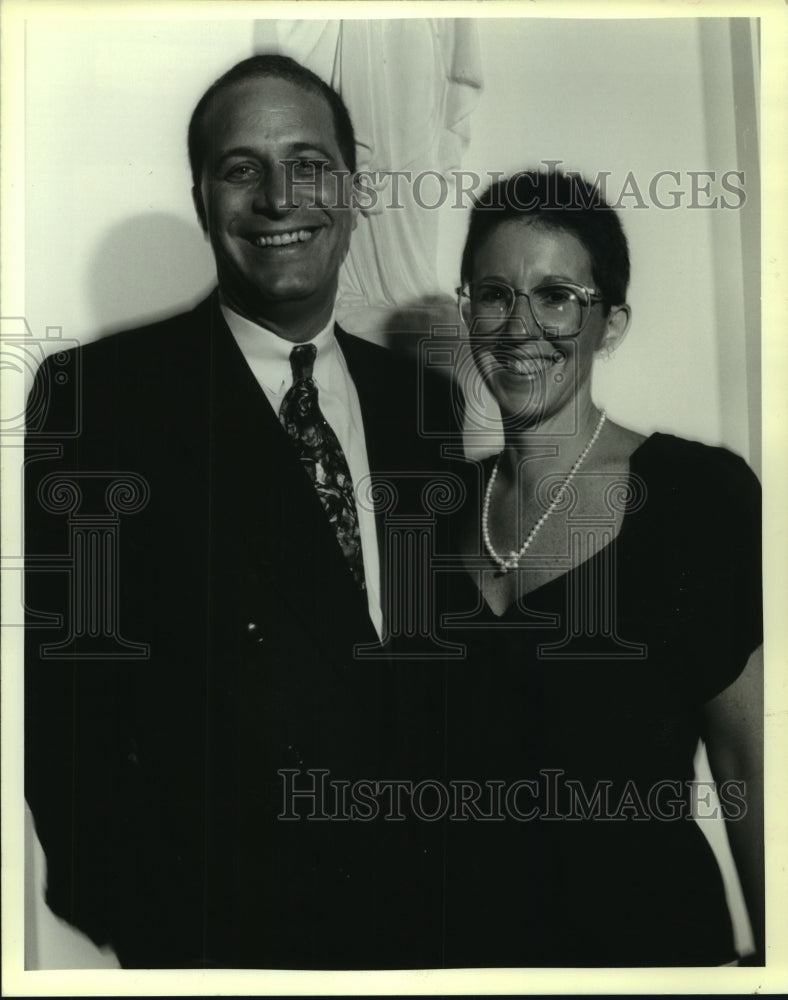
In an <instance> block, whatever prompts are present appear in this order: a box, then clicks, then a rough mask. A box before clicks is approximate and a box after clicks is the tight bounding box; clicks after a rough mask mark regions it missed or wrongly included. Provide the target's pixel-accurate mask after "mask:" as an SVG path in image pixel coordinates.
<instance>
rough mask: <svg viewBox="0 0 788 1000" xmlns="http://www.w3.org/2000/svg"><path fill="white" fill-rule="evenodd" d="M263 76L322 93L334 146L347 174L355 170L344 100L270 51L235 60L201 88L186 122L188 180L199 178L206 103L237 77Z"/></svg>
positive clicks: (353, 144)
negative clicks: (329, 113)
mask: <svg viewBox="0 0 788 1000" xmlns="http://www.w3.org/2000/svg"><path fill="white" fill-rule="evenodd" d="M265 77H276V78H277V79H279V80H288V81H289V82H290V83H294V84H295V85H296V86H297V87H302V88H303V89H304V90H307V91H311V92H312V93H316V94H320V95H322V96H323V97H324V98H325V99H326V101H327V102H328V106H329V107H330V108H331V114H332V115H333V118H334V132H335V133H336V138H337V145H338V146H339V150H340V152H341V153H342V159H343V160H344V161H345V166H346V167H347V168H348V170H349V171H350V172H351V173H355V171H356V137H355V134H354V132H353V123H352V122H351V120H350V114H349V113H348V109H347V108H346V107H345V102H344V101H343V100H342V98H341V97H340V96H339V94H338V93H337V92H336V91H335V90H334V89H333V87H329V85H328V84H327V83H325V82H324V81H323V80H321V79H320V77H319V76H318V75H317V74H316V73H313V72H312V70H311V69H307V68H306V66H302V65H301V64H300V63H297V62H296V61H295V59H291V58H290V57H289V56H280V55H276V54H273V53H266V54H262V55H256V56H251V57H250V58H249V59H244V60H243V61H242V62H239V63H236V64H235V66H233V67H232V69H229V70H228V71H227V72H226V73H225V74H224V75H223V76H220V77H219V79H218V80H216V81H214V82H213V83H212V84H211V86H210V87H209V88H208V89H207V90H206V91H205V93H204V94H203V95H202V97H201V98H200V100H199V101H198V102H197V107H196V108H195V109H194V111H193V112H192V117H191V120H190V122H189V134H188V147H189V164H190V166H191V171H192V182H193V183H194V185H195V187H198V186H199V184H200V180H201V177H202V168H203V161H204V159H205V144H204V136H203V133H202V121H203V118H204V117H205V112H206V111H207V108H208V105H209V104H210V102H211V101H212V100H213V98H214V97H216V95H217V94H218V93H219V92H220V91H222V90H225V89H226V88H227V87H229V86H231V85H232V84H234V83H238V82H239V81H240V80H252V79H260V78H265Z"/></svg>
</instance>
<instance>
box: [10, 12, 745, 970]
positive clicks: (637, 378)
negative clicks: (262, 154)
mask: <svg viewBox="0 0 788 1000" xmlns="http://www.w3.org/2000/svg"><path fill="white" fill-rule="evenodd" d="M479 30H480V41H481V46H482V56H483V60H484V72H485V89H484V92H483V94H482V96H481V100H480V103H479V105H478V108H477V110H476V112H475V115H474V119H473V126H472V139H471V143H470V146H469V148H468V150H467V152H466V155H465V158H464V162H463V164H462V166H463V169H467V170H476V171H478V172H479V173H484V172H486V171H490V170H503V171H510V170H514V169H519V168H523V167H526V166H532V165H538V163H539V161H540V160H544V159H554V160H561V161H563V163H564V165H565V167H566V168H568V169H577V170H580V171H583V172H586V173H589V174H591V175H592V176H593V175H595V174H597V173H598V172H599V171H602V170H608V171H611V177H610V180H609V182H608V185H609V186H608V190H609V192H613V193H616V194H617V193H618V191H619V190H620V189H621V186H622V184H623V182H624V179H625V178H626V175H627V172H628V171H632V172H633V175H634V177H635V179H636V180H637V182H638V185H639V187H640V188H641V190H642V191H643V193H644V197H645V198H646V200H647V201H648V204H649V207H647V208H640V209H636V208H633V207H631V206H632V204H633V199H631V198H630V199H627V200H625V205H626V206H628V207H625V208H624V210H623V213H622V214H623V221H624V225H625V228H626V230H627V232H628V235H629V238H630V244H631V253H632V259H633V281H632V286H631V295H630V301H631V303H632V305H633V310H634V321H633V326H632V329H631V332H630V334H629V337H628V339H627V341H626V342H625V343H624V345H623V346H622V347H621V349H620V350H619V351H618V352H617V354H616V355H615V357H614V358H613V360H612V361H611V362H610V363H609V364H607V365H604V366H600V370H599V372H598V374H597V377H596V396H597V399H598V400H599V401H600V402H602V403H604V404H605V405H606V407H607V409H608V410H609V412H610V414H611V416H612V417H613V418H614V419H617V420H619V421H621V422H622V423H625V424H628V425H630V426H632V427H634V428H636V429H638V430H641V431H643V432H649V431H651V430H654V429H657V428H659V429H661V430H667V431H672V432H675V433H678V434H681V435H683V436H686V437H694V438H698V439H701V440H704V441H708V442H710V443H724V444H726V445H728V446H729V447H731V448H733V449H734V450H736V451H737V452H739V453H741V454H743V455H744V456H745V457H747V458H749V459H750V461H751V463H752V464H754V465H755V466H756V467H757V465H758V454H757V453H756V452H755V451H753V450H752V448H751V435H750V423H751V421H750V416H751V415H754V414H755V413H756V411H757V408H758V405H759V397H758V373H757V370H756V369H754V368H753V361H752V359H753V356H755V357H756V358H757V352H756V354H755V355H753V345H752V338H751V341H750V344H749V346H748V342H747V341H746V339H745V331H747V330H748V329H749V330H750V332H751V333H752V328H753V326H754V327H755V330H756V332H757V320H756V321H755V322H754V321H753V316H752V315H751V314H747V315H745V307H744V303H745V294H746V291H747V290H746V289H745V287H744V285H743V278H742V275H743V273H744V274H745V276H746V277H747V278H748V280H749V282H750V298H749V300H748V301H752V300H754V301H756V302H757V292H756V293H754V295H753V293H752V288H753V287H755V288H757V283H758V277H759V272H758V267H759V265H758V262H757V261H752V260H748V269H749V270H748V271H745V270H744V269H743V267H742V250H741V247H742V242H741V229H742V221H743V218H744V213H743V212H737V211H727V212H726V211H719V210H717V211H714V210H711V209H690V208H688V207H687V204H688V201H689V199H690V191H691V182H690V179H689V176H688V174H687V172H688V171H691V170H696V171H697V170H700V171H703V170H715V171H717V173H718V175H719V174H721V173H724V172H725V171H729V170H736V169H741V164H740V160H739V156H740V154H741V141H740V140H741V136H740V134H738V133H737V130H736V121H735V118H734V110H733V109H734V96H733V80H734V70H735V69H736V65H735V63H734V61H733V60H732V56H731V35H730V25H729V23H728V22H727V21H724V20H719V21H709V20H706V21H704V22H703V23H701V22H699V21H696V20H647V21H592V20H550V21H548V20H531V19H528V20H518V21H512V20H498V21H496V20H483V21H480V22H479ZM252 38H253V23H252V22H250V21H237V20H236V21H210V22H209V21H178V22H166V21H161V22H158V21H156V22H154V21H150V20H148V21H122V22H120V21H112V22H110V21H105V22H100V21H93V22H86V21H80V22H74V21H62V22H57V21H55V20H52V19H50V20H47V21H40V20H39V21H36V22H31V23H30V24H29V25H28V29H27V40H26V53H25V56H26V94H25V101H26V139H25V156H26V178H27V183H26V243H25V262H26V288H25V310H26V318H27V321H28V323H29V324H30V327H31V329H32V331H33V333H34V334H37V335H43V333H44V330H45V328H46V327H47V326H60V327H62V328H63V336H64V337H67V338H76V339H79V340H81V341H83V342H84V341H86V340H89V339H92V338H94V337H95V336H98V335H100V334H103V333H105V332H108V331H111V330H115V329H119V328H121V327H123V326H126V325H129V324H133V323H136V322H138V321H141V320H147V319H151V318H155V317H158V316H161V315H163V314H166V313H168V312H171V311H176V310H178V309H180V308H181V307H183V306H188V305H191V304H192V303H194V302H196V301H197V300H198V299H199V298H200V297H202V295H203V294H204V293H205V292H207V291H208V290H209V289H210V288H211V287H212V284H213V267H212V259H211V256H210V253H209V250H208V248H207V246H206V244H205V242H204V240H203V237H202V233H201V231H200V229H199V227H198V225H197V221H196V219H195V217H194V213H193V209H192V205H191V198H190V193H189V189H190V176H189V170H188V163H187V157H186V150H185V135H186V126H187V122H188V118H189V115H190V113H191V110H192V107H193V105H194V103H195V101H196V99H197V97H198V96H199V95H200V93H201V92H202V91H203V90H204V89H205V87H206V86H207V85H208V84H209V83H210V82H211V81H212V80H213V79H214V78H215V77H216V76H217V75H219V74H220V73H221V72H223V71H224V70H225V69H226V68H229V66H231V65H232V64H233V63H234V62H236V61H237V60H239V59H241V58H244V57H246V56H247V55H249V54H251V51H252ZM739 68H740V67H739ZM754 127H755V126H754V123H752V128H754ZM740 131H741V129H740V130H739V133H740ZM737 140H738V141H737ZM749 163H750V161H748V165H749ZM659 170H675V171H678V172H679V173H680V174H681V180H680V183H679V184H677V185H676V188H677V189H681V190H683V191H684V198H683V204H682V206H681V207H680V208H677V209H676V210H673V211H666V210H662V209H659V208H658V207H655V206H654V205H653V204H652V203H651V202H650V200H649V198H648V194H647V191H648V185H649V181H650V179H651V178H652V177H653V175H654V174H655V173H656V172H657V171H659ZM745 187H746V188H747V190H748V191H749V190H750V180H749V178H748V180H747V182H746V183H745ZM670 189H671V185H670V184H669V183H663V186H662V188H661V190H662V191H663V192H667V191H668V190H670ZM711 192H712V195H713V194H720V193H721V192H720V188H719V184H718V183H717V184H715V183H712V184H711ZM704 200H705V199H704ZM753 207H754V206H753V201H752V200H751V201H750V202H749V203H748V206H747V210H748V211H752V209H753ZM361 224H363V222H362V223H361ZM466 225H467V212H466V211H464V210H457V209H452V208H451V206H450V205H446V206H445V207H444V208H443V209H442V214H441V233H440V260H439V275H440V284H441V290H443V291H447V292H450V291H451V290H452V289H453V287H454V286H455V285H456V284H458V272H459V256H460V252H461V249H462V243H463V240H464V234H465V228H466ZM436 291H438V289H436ZM748 365H749V368H748ZM748 371H749V378H748V377H747V374H748ZM32 856H33V852H32V851H30V852H29V857H32ZM37 857H38V856H37ZM37 864H38V868H37V869H36V870H35V871H33V870H32V869H31V878H30V883H31V885H32V884H34V883H36V882H38V883H40V882H41V879H42V877H43V875H42V872H41V870H40V857H38V861H37ZM33 894H34V895H37V896H38V898H39V899H40V890H39V892H38V893H37V894H36V893H33ZM28 930H29V932H30V933H29V934H28V939H29V942H28V943H29V945H30V947H31V949H32V950H31V951H30V952H29V955H28V960H29V962H30V963H31V965H32V966H33V967H35V966H36V965H37V966H39V967H42V966H43V967H47V966H48V967H50V968H51V967H58V966H60V967H63V966H64V965H66V964H68V962H72V963H73V964H74V965H77V966H78V965H84V964H96V965H100V964H102V963H106V961H107V959H106V957H105V956H102V957H99V956H97V955H96V954H94V953H93V952H91V951H90V949H88V950H87V951H85V950H84V949H83V947H82V945H81V944H73V943H72V941H75V940H76V938H73V939H72V938H70V937H68V936H66V937H65V938H64V937H63V934H62V928H60V927H59V926H58V925H57V924H56V922H55V921H54V918H52V917H51V915H50V914H48V912H47V911H46V909H45V908H44V907H43V906H41V905H38V906H37V907H36V908H34V909H33V910H31V911H30V914H29V923H28ZM742 933H746V932H742ZM63 942H65V943H63ZM64 948H65V952H64V951H63V949H64ZM64 954H68V955H69V956H70V957H69V958H66V959H64V957H63V956H64ZM80 956H81V957H80Z"/></svg>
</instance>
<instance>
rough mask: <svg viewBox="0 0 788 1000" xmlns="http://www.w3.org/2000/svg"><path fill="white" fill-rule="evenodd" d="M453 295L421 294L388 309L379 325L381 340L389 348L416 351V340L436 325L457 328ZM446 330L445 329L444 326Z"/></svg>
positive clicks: (422, 337) (433, 329) (421, 338)
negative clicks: (383, 321)
mask: <svg viewBox="0 0 788 1000" xmlns="http://www.w3.org/2000/svg"><path fill="white" fill-rule="evenodd" d="M459 325H460V320H459V316H458V315H457V306H456V305H455V302H454V299H452V298H451V297H450V296H448V295H440V294H437V295H423V296H422V297H421V298H418V299H414V300H413V301H412V302H409V303H408V304H407V305H404V306H400V307H398V308H397V309H393V310H391V311H390V313H389V315H388V316H387V317H386V321H385V323H384V325H383V328H382V337H381V342H382V344H383V346H384V347H388V348H389V349H390V350H392V351H398V352H400V353H405V354H413V355H415V354H417V353H418V350H419V341H420V340H423V339H424V338H425V337H429V336H430V334H431V333H433V332H437V333H438V335H440V331H436V328H451V327H454V328H459ZM447 332H448V330H447Z"/></svg>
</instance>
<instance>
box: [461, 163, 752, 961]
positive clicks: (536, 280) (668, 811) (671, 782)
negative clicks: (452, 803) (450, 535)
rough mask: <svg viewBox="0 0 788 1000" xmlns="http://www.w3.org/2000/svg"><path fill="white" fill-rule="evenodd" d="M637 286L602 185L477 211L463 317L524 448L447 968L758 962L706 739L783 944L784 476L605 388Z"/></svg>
mask: <svg viewBox="0 0 788 1000" xmlns="http://www.w3.org/2000/svg"><path fill="white" fill-rule="evenodd" d="M490 205H492V206H496V207H495V208H492V209H490V208H484V207H483V206H490ZM628 280H629V255H628V248H627V242H626V238H625V236H624V233H623V230H622V228H621V224H620V222H619V220H618V218H617V216H616V214H615V212H613V210H612V209H610V208H609V206H607V205H606V204H605V203H604V201H603V199H602V198H601V197H600V195H599V192H598V191H596V190H595V189H593V188H592V187H590V186H589V185H588V184H586V183H585V182H583V181H581V180H580V179H579V178H577V177H574V176H573V177H565V176H563V175H561V174H560V173H549V174H547V173H538V172H533V173H530V172H527V173H523V174H518V175H516V176H515V177H513V178H511V179H509V180H508V181H501V182H500V183H498V184H496V185H494V187H493V188H492V189H491V190H490V191H488V192H487V193H486V194H485V195H484V197H483V198H482V199H481V200H480V202H479V204H477V206H476V207H475V208H474V210H473V213H472V217H471V223H470V229H469V234H468V239H467V243H466V246H465V251H464V254H463V259H462V281H463V285H462V287H461V289H459V296H460V309H461V314H462V317H463V319H464V320H465V322H466V323H467V326H468V329H469V336H470V343H471V349H472V353H473V357H474V360H475V363H476V367H477V369H478V372H479V373H480V375H481V377H482V378H483V380H484V382H485V383H486V385H487V386H488V388H489V389H490V391H491V392H492V394H493V396H494V397H495V399H496V401H497V403H498V405H499V407H500V410H501V415H502V419H503V427H504V434H505V443H504V448H503V451H502V452H501V453H500V454H499V455H497V456H493V457H492V458H491V459H489V460H487V461H485V462H483V463H481V466H480V468H479V470H478V471H479V476H478V489H477V490H476V491H473V490H472V491H471V494H472V495H473V494H474V493H475V495H476V496H477V497H478V502H476V503H471V504H469V505H468V506H467V508H466V510H465V516H464V521H463V527H462V537H461V542H460V545H461V550H462V556H463V562H464V566H465V569H466V570H467V573H464V574H453V575H452V576H451V582H450V588H451V596H450V601H451V608H452V612H453V613H452V615H451V617H450V618H449V619H448V624H449V626H450V629H449V631H450V633H451V634H450V638H451V639H452V640H454V641H456V640H457V639H458V638H462V640H463V641H464V642H465V644H466V647H467V658H466V660H465V663H464V664H463V665H462V666H460V667H449V668H448V669H447V672H446V678H447V680H446V689H445V713H446V714H445V719H446V727H447V728H446V733H447V735H446V748H447V752H446V760H447V770H448V776H449V778H451V779H453V780H454V781H455V782H458V781H464V782H468V779H470V782H471V784H470V785H469V787H474V783H475V785H476V786H478V788H479V789H480V794H479V797H478V799H477V801H476V806H475V808H476V813H475V814H474V815H473V816H471V817H467V816H466V817H465V818H471V819H475V820H476V822H466V823H463V822H458V823H450V824H447V830H448V833H447V842H446V843H447V847H446V879H445V885H446V894H447V895H446V899H445V913H446V938H445V940H446V941H447V942H449V947H448V950H447V955H446V960H447V961H446V964H457V962H458V961H459V962H460V964H466V965H509V966H512V965H545V966H549V965H557V966H594V965H596V966H628V965H637V966H643V965H662V966H665V965H716V964H725V963H728V962H731V961H734V960H735V959H736V955H735V952H734V948H733V940H732V934H731V927H730V920H729V917H728V911H727V906H726V902H725V895H724V891H723V886H722V881H721V877H720V873H719V870H718V868H717V865H716V861H715V859H714V857H713V855H712V853H711V850H710V848H709V846H708V844H707V842H706V840H705V837H704V836H703V834H702V832H701V831H700V829H699V828H698V826H697V824H696V823H695V822H694V821H693V820H692V818H691V810H692V806H693V804H694V805H695V806H696V807H698V808H699V810H700V812H703V810H704V805H705V804H706V803H707V801H708V789H706V788H705V787H703V786H698V785H697V784H695V783H694V782H693V777H694V770H693V756H694V754H695V751H696V748H697V745H698V741H699V739H701V738H702V739H703V740H704V741H705V743H706V746H707V751H708V756H709V760H710V763H711V767H712V770H713V774H714V777H715V779H716V781H717V784H718V788H719V794H720V800H721V805H722V807H723V810H724V813H725V817H726V820H727V824H726V825H727V830H728V836H729V840H730V843H731V848H732V851H733V855H734V858H735V861H736V864H737V867H738V871H739V875H740V878H741V881H742V885H743V889H744V893H745V897H746V901H747V904H748V909H749V913H750V918H751V922H752V925H753V930H754V935H755V940H756V945H757V949H758V955H759V956H760V955H762V950H763V870H762V847H761V846H759V845H760V844H761V840H762V806H761V795H762V764H761V728H760V727H761V718H762V708H761V691H762V681H761V675H760V672H759V669H760V665H759V655H758V653H759V650H758V647H759V645H760V642H761V631H760V629H761V611H760V588H761V578H760V562H759V553H760V541H759V527H758V525H759V517H760V502H759V494H758V484H757V481H756V480H755V477H754V476H753V474H752V473H751V472H750V471H749V469H748V468H747V467H746V465H745V464H744V462H743V461H742V460H741V459H739V458H737V457H735V456H734V455H733V454H731V453H730V452H728V451H726V450H724V449H721V448H710V447H707V446H704V445H701V444H697V443H694V442H691V441H686V440H682V439H680V438H677V437H673V436H671V435H667V434H652V435H651V436H650V437H648V438H645V437H643V436H642V435H641V434H638V433H636V432H634V431H632V430H629V429H627V428H625V427H622V426H619V425H618V424H616V423H615V422H614V421H612V420H611V419H609V418H608V417H607V416H606V414H605V412H604V410H603V409H601V408H600V407H599V406H598V405H597V404H596V403H595V401H594V399H593V397H592V392H591V373H592V368H593V364H594V360H595V358H597V357H598V356H599V355H600V354H605V353H606V352H608V351H611V350H614V349H615V348H616V347H617V345H618V344H619V343H620V342H621V340H622V338H623V337H624V335H625V334H626V332H627V328H628V326H629V321H630V310H629V307H628V306H627V305H626V291H627V284H628ZM455 787H456V785H455ZM469 794H470V793H469ZM706 812H708V806H707V805H706ZM483 820H488V822H484V821H483Z"/></svg>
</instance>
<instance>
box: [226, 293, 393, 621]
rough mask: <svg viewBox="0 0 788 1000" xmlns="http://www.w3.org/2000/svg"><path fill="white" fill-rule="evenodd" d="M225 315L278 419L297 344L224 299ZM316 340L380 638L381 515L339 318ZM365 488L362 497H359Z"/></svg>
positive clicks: (320, 378) (322, 400) (322, 388)
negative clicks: (370, 488)
mask: <svg viewBox="0 0 788 1000" xmlns="http://www.w3.org/2000/svg"><path fill="white" fill-rule="evenodd" d="M221 310H222V315H223V316H224V318H225V320H226V321H227V325H228V326H229V327H230V332H231V333H232V335H233V337H234V338H235V342H236V343H237V344H238V346H239V347H240V349H241V353H242V354H243V356H244V358H246V363H247V364H248V365H249V367H250V368H251V370H252V374H253V375H254V377H255V378H256V379H257V381H258V383H259V385H260V388H261V389H262V390H263V392H264V393H265V398H266V399H267V400H268V402H269V403H270V404H271V407H272V408H273V411H274V413H275V414H276V416H277V418H278V417H279V408H280V407H281V405H282V400H283V399H284V398H285V394H286V393H287V390H288V389H289V388H290V387H291V386H292V384H293V372H292V369H291V367H290V352H291V351H292V349H293V348H294V347H295V346H296V345H295V344H293V343H291V342H290V341H289V340H284V339H283V338H282V337H279V336H277V335H276V334H275V333H273V332H272V331H271V330H267V329H266V328H265V327H264V326H259V325H258V324H257V323H253V322H252V321H251V320H248V319H246V318H245V317H244V316H240V315H239V314H238V313H236V312H233V310H232V309H229V308H228V307H227V306H226V305H224V303H222V304H221ZM310 343H312V344H314V345H315V347H316V348H317V355H316V357H315V365H314V369H313V372H312V377H313V378H314V380H315V384H316V385H317V392H318V402H319V404H320V409H321V410H322V412H323V416H324V417H325V418H326V420H327V421H328V422H329V424H330V425H331V427H332V428H333V431H334V433H335V434H336V436H337V438H338V440H339V443H340V445H341V446H342V450H343V451H344V453H345V458H346V459H347V464H348V468H349V469H350V476H351V478H352V480H353V486H354V490H355V492H356V508H357V510H358V526H359V533H360V535H361V552H362V555H363V557H364V577H365V580H366V585H367V601H368V603H369V616H370V618H371V619H372V624H373V625H374V626H375V629H376V631H377V633H378V636H379V637H382V635H383V612H382V608H381V603H380V557H379V554H378V536H377V529H376V525H375V514H374V512H373V510H372V509H371V504H370V503H369V502H367V503H364V502H363V495H364V492H365V491H364V489H363V485H362V488H361V490H360V491H359V487H358V484H359V483H361V482H362V480H363V479H364V478H365V477H367V476H369V460H368V458H367V445H366V441H365V439H364V425H363V423H362V420H361V405H360V403H359V401H358V393H357V392H356V387H355V385H354V384H353V379H352V378H351V377H350V372H349V371H348V367H347V362H346V361H345V358H344V355H343V354H342V351H341V350H340V348H339V344H338V343H337V340H336V337H335V336H334V317H333V315H332V317H331V320H330V322H329V323H328V324H327V325H326V326H325V327H324V328H323V329H322V330H321V331H320V333H318V334H317V336H315V337H313V338H312V340H311V341H310ZM359 492H360V493H361V495H362V499H361V501H359Z"/></svg>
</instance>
